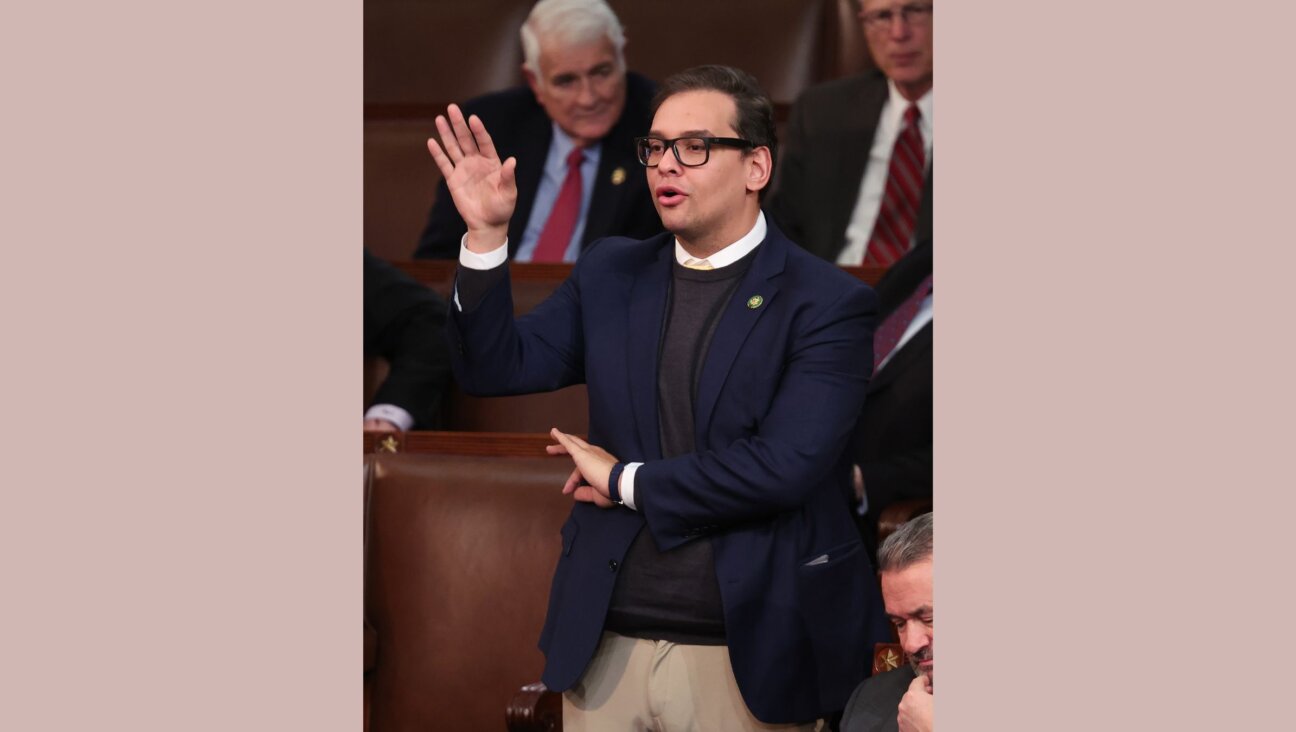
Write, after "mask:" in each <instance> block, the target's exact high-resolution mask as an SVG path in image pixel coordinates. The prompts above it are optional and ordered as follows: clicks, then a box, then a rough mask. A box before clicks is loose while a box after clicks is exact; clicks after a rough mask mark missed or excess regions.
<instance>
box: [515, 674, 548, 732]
mask: <svg viewBox="0 0 1296 732" xmlns="http://www.w3.org/2000/svg"><path fill="white" fill-rule="evenodd" d="M504 722H505V724H506V726H507V727H508V730H509V732H560V730H562V695H561V694H559V693H558V692H556V691H549V689H548V687H546V686H545V685H544V684H541V683H539V682H536V683H534V684H527V685H526V686H524V687H522V688H521V689H519V690H518V692H517V693H516V694H514V695H513V698H512V699H510V700H509V703H508V707H507V708H506V709H505V710H504Z"/></svg>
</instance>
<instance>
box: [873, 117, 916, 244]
mask: <svg viewBox="0 0 1296 732" xmlns="http://www.w3.org/2000/svg"><path fill="white" fill-rule="evenodd" d="M920 116H921V113H920V112H919V111H918V105H916V104H910V105H909V108H908V109H906V110H905V113H904V124H903V126H902V127H901V128H900V134H899V135H898V136H897V137H896V141H895V147H894V148H892V150H891V165H890V167H889V169H888V171H887V182H886V189H885V190H884V191H883V194H882V205H881V206H880V207H879V208H878V215H877V221H876V223H874V224H873V236H872V237H870V238H869V243H868V250H867V251H866V253H865V255H864V263H865V264H880V265H883V266H885V267H889V266H891V264H892V263H893V262H895V261H896V260H897V259H899V258H900V257H902V256H904V253H905V252H907V251H909V244H910V240H911V239H912V238H913V231H914V224H915V223H916V222H917V221H918V204H919V202H920V201H921V200H922V189H923V168H924V166H925V165H926V158H927V156H926V154H925V153H924V152H923V140H922V132H921V131H920V130H919V129H918V118H919V117H920Z"/></svg>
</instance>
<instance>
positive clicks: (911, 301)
mask: <svg viewBox="0 0 1296 732" xmlns="http://www.w3.org/2000/svg"><path fill="white" fill-rule="evenodd" d="M931 291H932V276H931V275H927V279H925V280H923V281H922V282H920V283H918V286H917V287H916V288H914V291H913V293H912V294H911V295H909V297H907V298H905V301H904V302H902V303H900V305H899V306H897V307H896V309H895V310H892V311H891V314H890V315H888V316H886V318H885V319H884V320H883V321H882V325H879V326H878V329H877V332H875V333H874V334H873V370H874V371H877V367H878V364H880V363H882V359H884V358H886V357H887V354H889V353H891V352H892V351H894V350H895V347H896V344H897V343H899V342H900V336H902V335H904V332H905V331H906V330H908V328H909V324H910V323H912V322H913V319H914V316H915V315H917V314H918V308H919V306H921V305H922V302H923V300H924V299H926V298H927V294H928V293H930V292H931Z"/></svg>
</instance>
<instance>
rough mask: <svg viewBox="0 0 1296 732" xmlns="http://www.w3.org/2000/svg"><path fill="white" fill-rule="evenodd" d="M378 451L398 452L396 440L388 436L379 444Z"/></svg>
mask: <svg viewBox="0 0 1296 732" xmlns="http://www.w3.org/2000/svg"><path fill="white" fill-rule="evenodd" d="M378 449H379V450H382V451H383V452H396V438H395V437H392V436H391V435H387V436H386V437H384V438H383V440H382V442H379V443H378Z"/></svg>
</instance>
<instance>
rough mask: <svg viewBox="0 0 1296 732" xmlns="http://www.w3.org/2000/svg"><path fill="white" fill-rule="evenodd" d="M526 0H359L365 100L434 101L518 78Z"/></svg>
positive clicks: (529, 0) (368, 102) (496, 86)
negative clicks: (519, 37) (363, 0)
mask: <svg viewBox="0 0 1296 732" xmlns="http://www.w3.org/2000/svg"><path fill="white" fill-rule="evenodd" d="M531 5H532V0H365V4H364V101H365V104H366V105H387V106H390V105H442V106H444V105H445V104H448V103H449V102H463V101H465V100H467V99H470V98H472V97H475V96H478V95H480V94H485V93H486V92H490V91H496V90H499V89H504V88H507V87H510V86H513V85H516V84H520V83H522V72H521V64H522V43H521V41H520V40H519V39H518V29H519V28H521V27H522V21H524V20H526V16H527V13H529V12H531Z"/></svg>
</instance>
